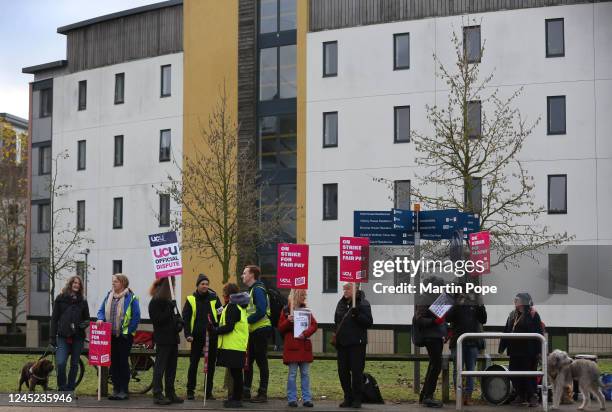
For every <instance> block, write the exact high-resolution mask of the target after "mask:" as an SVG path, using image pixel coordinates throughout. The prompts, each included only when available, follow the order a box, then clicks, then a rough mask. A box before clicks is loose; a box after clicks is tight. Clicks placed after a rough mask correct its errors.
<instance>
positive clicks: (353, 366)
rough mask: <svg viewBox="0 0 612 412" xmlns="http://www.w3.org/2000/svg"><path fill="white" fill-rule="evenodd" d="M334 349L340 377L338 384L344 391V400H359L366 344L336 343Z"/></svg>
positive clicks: (361, 389)
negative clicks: (345, 344) (343, 344)
mask: <svg viewBox="0 0 612 412" xmlns="http://www.w3.org/2000/svg"><path fill="white" fill-rule="evenodd" d="M336 350H337V360H338V377H339V378H340V385H341V386H342V391H343V392H344V400H345V401H349V402H353V401H358V402H361V398H362V395H361V394H362V391H363V369H364V368H365V355H366V345H351V346H341V345H338V346H337V347H336Z"/></svg>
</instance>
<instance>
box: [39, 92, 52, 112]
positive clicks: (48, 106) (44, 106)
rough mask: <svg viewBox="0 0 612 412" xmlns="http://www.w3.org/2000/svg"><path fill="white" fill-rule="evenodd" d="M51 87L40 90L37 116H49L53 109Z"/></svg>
mask: <svg viewBox="0 0 612 412" xmlns="http://www.w3.org/2000/svg"><path fill="white" fill-rule="evenodd" d="M52 90H53V89H50V88H49V89H42V90H41V91H40V114H39V116H38V117H49V116H51V112H52V110H53V92H52Z"/></svg>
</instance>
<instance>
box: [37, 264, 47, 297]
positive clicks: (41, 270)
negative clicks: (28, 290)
mask: <svg viewBox="0 0 612 412" xmlns="http://www.w3.org/2000/svg"><path fill="white" fill-rule="evenodd" d="M36 290H37V291H38V292H48V291H49V264H48V262H38V263H37V264H36Z"/></svg>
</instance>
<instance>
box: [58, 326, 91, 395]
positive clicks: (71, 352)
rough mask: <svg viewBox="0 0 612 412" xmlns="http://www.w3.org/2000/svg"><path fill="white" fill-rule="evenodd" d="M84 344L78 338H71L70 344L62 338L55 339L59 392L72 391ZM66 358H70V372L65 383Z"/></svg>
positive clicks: (82, 340) (81, 339)
mask: <svg viewBox="0 0 612 412" xmlns="http://www.w3.org/2000/svg"><path fill="white" fill-rule="evenodd" d="M84 342H85V341H84V339H83V338H80V337H73V338H72V343H68V342H66V338H64V337H61V336H58V337H57V350H56V352H55V362H56V363H57V387H58V389H59V390H60V391H74V388H75V386H76V378H77V372H78V371H79V358H80V357H81V350H82V349H83V344H84ZM68 356H70V372H69V373H68V381H66V364H67V363H68Z"/></svg>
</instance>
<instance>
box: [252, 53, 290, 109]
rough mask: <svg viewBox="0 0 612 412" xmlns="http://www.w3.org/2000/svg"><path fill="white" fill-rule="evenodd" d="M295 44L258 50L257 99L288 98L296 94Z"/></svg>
mask: <svg viewBox="0 0 612 412" xmlns="http://www.w3.org/2000/svg"><path fill="white" fill-rule="evenodd" d="M295 65H296V46H295V45H290V46H282V47H271V48H266V49H261V50H260V51H259V100H260V101H266V100H274V99H279V98H280V99H290V98H294V97H296V95H297V86H296V66H295Z"/></svg>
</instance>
